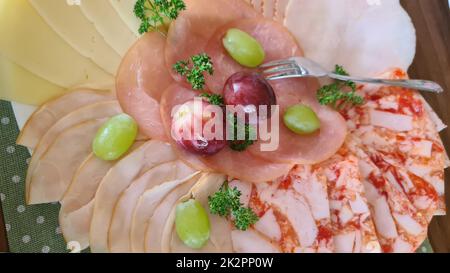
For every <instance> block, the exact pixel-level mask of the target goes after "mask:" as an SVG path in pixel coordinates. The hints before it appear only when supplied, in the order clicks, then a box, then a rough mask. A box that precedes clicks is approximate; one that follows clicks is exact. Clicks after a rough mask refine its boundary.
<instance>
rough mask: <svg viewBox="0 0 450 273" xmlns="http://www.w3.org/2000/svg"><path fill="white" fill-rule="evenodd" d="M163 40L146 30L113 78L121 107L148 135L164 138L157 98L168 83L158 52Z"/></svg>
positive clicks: (158, 35)
mask: <svg viewBox="0 0 450 273" xmlns="http://www.w3.org/2000/svg"><path fill="white" fill-rule="evenodd" d="M165 44H166V42H165V39H164V37H163V36H162V35H160V34H159V33H147V34H145V35H144V36H142V37H141V38H140V39H139V40H138V41H137V42H136V43H135V44H134V45H133V47H132V48H131V49H130V50H129V51H128V53H127V54H126V56H125V57H124V59H123V61H122V64H121V65H120V67H119V70H118V73H117V80H116V89H117V99H118V100H119V102H120V105H121V107H122V109H123V110H124V111H125V112H126V113H127V114H129V115H130V116H132V117H133V118H134V119H135V120H136V121H137V123H138V125H139V129H140V130H141V132H142V133H144V134H145V135H147V136H148V137H151V138H154V139H159V140H165V133H164V129H163V126H162V122H161V117H160V113H159V103H158V100H159V99H160V97H161V93H162V92H163V91H164V89H166V88H167V87H168V86H169V85H170V84H171V82H172V77H171V76H170V74H169V73H168V72H167V70H166V69H165V67H166V66H165V62H164V58H163V57H162V54H163V52H164V46H165Z"/></svg>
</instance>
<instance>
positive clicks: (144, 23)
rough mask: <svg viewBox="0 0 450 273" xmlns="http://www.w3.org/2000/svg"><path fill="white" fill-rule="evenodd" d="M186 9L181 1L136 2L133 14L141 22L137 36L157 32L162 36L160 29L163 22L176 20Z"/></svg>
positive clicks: (154, 0) (152, 0)
mask: <svg viewBox="0 0 450 273" xmlns="http://www.w3.org/2000/svg"><path fill="white" fill-rule="evenodd" d="M185 9H186V4H185V3H184V1H183V0H137V1H136V4H135V5H134V14H135V15H136V17H137V18H139V19H140V20H141V25H140V26H139V34H144V33H146V32H148V31H158V32H160V33H162V34H164V31H162V30H161V27H162V26H164V25H165V20H175V19H177V17H178V15H179V13H180V12H181V11H183V10H185Z"/></svg>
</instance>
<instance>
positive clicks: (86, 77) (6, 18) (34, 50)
mask: <svg viewBox="0 0 450 273" xmlns="http://www.w3.org/2000/svg"><path fill="white" fill-rule="evenodd" d="M0 33H1V35H2V37H1V39H0V52H1V54H3V55H4V56H5V57H7V58H8V59H9V60H11V61H13V62H15V63H17V64H19V65H21V66H22V67H24V68H25V69H27V70H28V71H30V72H32V73H34V74H35V75H37V76H39V77H41V78H44V79H46V80H48V81H50V82H52V83H55V84H56V85H59V86H62V87H71V88H75V87H90V88H98V89H108V87H111V86H112V85H113V84H114V77H113V76H112V75H111V74H109V73H107V72H105V71H104V70H102V69H101V68H100V67H99V66H97V65H96V64H95V63H93V62H92V61H91V60H89V59H88V58H85V57H83V56H81V55H80V54H79V53H78V52H77V51H76V50H75V49H73V48H72V47H70V45H68V44H67V43H66V42H65V41H64V40H63V39H62V38H61V37H60V36H59V35H58V34H57V33H56V32H54V31H53V30H52V29H51V28H50V27H49V26H48V25H47V24H46V23H45V21H44V20H43V19H42V17H41V16H39V14H38V13H37V12H36V10H35V9H34V8H33V7H32V6H31V5H30V4H29V2H28V1H27V0H14V1H10V0H0Z"/></svg>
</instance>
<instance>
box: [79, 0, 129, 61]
mask: <svg viewBox="0 0 450 273" xmlns="http://www.w3.org/2000/svg"><path fill="white" fill-rule="evenodd" d="M130 2H131V1H130ZM80 8H81V11H82V12H83V14H84V15H85V16H86V18H88V19H89V20H90V21H91V22H92V23H93V24H94V26H95V28H96V29H97V31H98V32H99V33H100V34H101V35H102V36H103V38H104V39H105V41H106V42H107V43H108V44H109V45H110V46H111V47H112V48H113V49H114V50H115V51H116V52H117V53H119V54H120V55H121V56H123V55H125V53H126V52H127V51H128V49H129V48H130V47H131V45H132V44H133V43H134V42H135V41H136V39H137V37H136V35H135V34H134V33H133V32H132V31H131V30H130V29H129V28H128V26H127V25H126V24H125V22H124V21H123V20H122V19H121V18H120V17H119V14H118V13H117V12H116V10H115V9H114V8H113V7H112V6H111V5H110V4H109V2H108V1H98V0H97V1H82V2H81V5H80Z"/></svg>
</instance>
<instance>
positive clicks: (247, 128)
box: [227, 114, 255, 152]
mask: <svg viewBox="0 0 450 273" xmlns="http://www.w3.org/2000/svg"><path fill="white" fill-rule="evenodd" d="M227 122H230V123H231V124H230V125H231V128H232V129H233V131H232V133H233V135H232V136H231V138H229V139H233V140H230V141H228V146H230V148H231V149H232V150H233V151H236V152H243V151H245V150H246V149H247V148H248V147H249V146H251V145H253V144H254V143H255V140H252V138H251V136H253V135H254V134H255V132H254V131H253V130H255V129H254V128H253V127H252V126H251V125H249V124H247V123H244V122H242V121H240V120H239V118H238V117H237V116H235V115H231V114H230V115H227ZM239 129H241V130H242V129H244V132H245V138H244V139H243V140H240V139H238V132H239Z"/></svg>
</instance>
